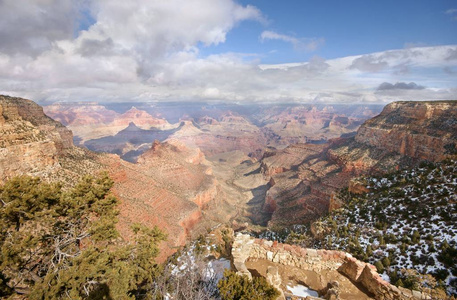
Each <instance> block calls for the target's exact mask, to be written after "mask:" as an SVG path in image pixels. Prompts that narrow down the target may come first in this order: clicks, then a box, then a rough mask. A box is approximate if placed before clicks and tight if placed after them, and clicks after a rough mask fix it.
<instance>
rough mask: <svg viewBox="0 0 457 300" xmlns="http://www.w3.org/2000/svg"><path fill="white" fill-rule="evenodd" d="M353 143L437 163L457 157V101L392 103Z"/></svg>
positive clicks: (366, 123)
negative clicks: (453, 156) (456, 155)
mask: <svg viewBox="0 0 457 300" xmlns="http://www.w3.org/2000/svg"><path fill="white" fill-rule="evenodd" d="M355 140H356V141H357V142H359V143H362V144H366V145H370V146H374V147H376V148H379V149H383V150H385V151H389V152H396V153H399V154H401V155H405V156H409V157H413V158H418V159H425V160H430V161H440V160H442V159H444V158H446V156H447V155H449V154H457V150H456V143H457V101H433V102H403V101H402V102H393V103H390V104H388V105H387V106H386V107H385V108H384V110H383V111H382V112H381V114H380V115H378V116H376V117H374V118H372V119H370V120H368V121H366V122H365V123H364V124H363V125H362V126H361V127H360V128H359V130H358V132H357V135H356V137H355Z"/></svg>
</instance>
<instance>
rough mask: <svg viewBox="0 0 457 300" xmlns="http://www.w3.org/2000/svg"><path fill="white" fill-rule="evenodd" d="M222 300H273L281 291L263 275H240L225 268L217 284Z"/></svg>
mask: <svg viewBox="0 0 457 300" xmlns="http://www.w3.org/2000/svg"><path fill="white" fill-rule="evenodd" d="M217 287H218V288H219V293H220V295H221V299H222V300H232V299H233V300H237V299H240V300H241V299H243V300H263V299H265V300H273V299H276V298H277V297H278V296H279V291H278V290H277V289H275V288H274V287H273V286H272V285H270V284H269V283H268V282H267V281H266V279H265V278H263V277H254V278H253V279H252V280H250V279H249V278H248V277H247V276H240V275H238V274H236V273H235V272H233V271H230V270H225V272H224V278H222V279H221V280H220V281H219V283H218V284H217Z"/></svg>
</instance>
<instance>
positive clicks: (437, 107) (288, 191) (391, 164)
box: [261, 101, 457, 225]
mask: <svg viewBox="0 0 457 300" xmlns="http://www.w3.org/2000/svg"><path fill="white" fill-rule="evenodd" d="M456 147H457V101H435V102H394V103H391V104H388V105H387V106H386V107H385V109H384V110H383V112H382V113H381V114H380V115H379V116H377V117H374V118H372V119H370V120H368V121H366V122H365V123H364V124H363V125H362V126H361V127H360V128H359V129H358V132H357V135H356V136H355V137H350V138H338V139H333V140H331V141H330V142H329V143H327V144H322V145H312V144H297V145H291V146H289V147H287V148H285V149H282V150H277V151H270V152H268V153H266V155H265V156H264V158H263V159H262V161H261V172H262V174H263V175H264V176H265V177H266V179H267V180H269V181H270V183H272V184H270V187H271V188H270V189H269V190H268V192H267V194H266V199H265V205H264V211H265V212H266V213H270V214H271V215H272V217H271V221H270V222H269V225H290V224H300V223H306V222H310V221H313V219H316V218H318V217H319V216H321V215H322V214H324V213H326V212H327V211H329V210H333V209H337V208H339V207H341V205H342V203H341V201H340V200H339V199H338V197H337V191H338V190H339V189H341V188H345V187H349V188H350V190H351V191H352V192H363V191H364V190H366V189H364V188H363V187H361V186H360V185H357V184H355V183H353V184H351V180H352V179H353V178H356V177H359V176H365V175H380V174H384V173H387V172H391V171H394V170H398V169H400V168H403V167H411V166H413V165H414V164H417V163H418V162H420V161H421V160H429V161H439V160H442V159H444V158H446V157H449V156H452V155H454V156H455V155H457V148H456Z"/></svg>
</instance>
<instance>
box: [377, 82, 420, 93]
mask: <svg viewBox="0 0 457 300" xmlns="http://www.w3.org/2000/svg"><path fill="white" fill-rule="evenodd" d="M423 89H425V86H422V85H418V84H416V83H414V82H410V83H406V82H397V83H395V84H392V83H389V82H383V83H381V84H380V85H379V87H378V88H377V90H378V91H389V90H423Z"/></svg>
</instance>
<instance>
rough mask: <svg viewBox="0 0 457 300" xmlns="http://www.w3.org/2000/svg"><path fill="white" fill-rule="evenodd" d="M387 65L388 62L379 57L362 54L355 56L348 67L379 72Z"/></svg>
mask: <svg viewBox="0 0 457 300" xmlns="http://www.w3.org/2000/svg"><path fill="white" fill-rule="evenodd" d="M388 66H389V64H388V63H387V62H385V61H383V60H382V59H380V58H377V57H374V56H372V55H363V56H361V57H359V58H356V59H355V60H354V61H353V62H352V65H351V66H350V67H349V69H357V70H359V71H363V72H380V71H382V70H383V69H385V68H387V67H388Z"/></svg>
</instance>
